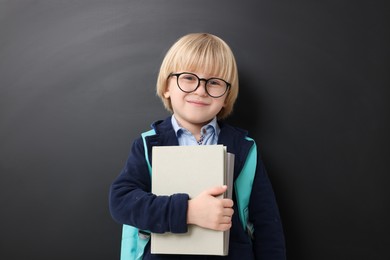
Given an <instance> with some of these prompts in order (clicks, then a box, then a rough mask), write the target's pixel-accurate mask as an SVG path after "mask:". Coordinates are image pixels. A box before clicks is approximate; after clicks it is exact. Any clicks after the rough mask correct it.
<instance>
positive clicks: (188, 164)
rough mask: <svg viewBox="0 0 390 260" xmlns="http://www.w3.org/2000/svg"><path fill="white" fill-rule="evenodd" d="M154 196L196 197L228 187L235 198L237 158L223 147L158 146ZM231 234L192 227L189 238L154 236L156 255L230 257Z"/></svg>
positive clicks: (153, 185)
mask: <svg viewBox="0 0 390 260" xmlns="http://www.w3.org/2000/svg"><path fill="white" fill-rule="evenodd" d="M152 157H153V159H152V160H153V165H152V192H153V193H154V194H156V195H172V194H175V193H187V194H189V196H190V198H193V197H195V196H196V195H198V194H199V193H201V192H202V191H204V190H205V189H208V188H210V187H213V186H218V185H225V184H226V185H228V192H226V194H224V197H229V198H231V196H232V182H233V168H234V155H233V154H229V153H227V152H226V147H225V146H222V145H204V146H203V145H201V146H158V147H157V146H155V147H153V150H152ZM228 249H229V231H225V232H223V231H215V230H210V229H205V228H201V227H199V226H196V225H189V227H188V232H187V233H185V234H172V233H164V234H156V233H152V236H151V253H152V254H190V255H227V254H228Z"/></svg>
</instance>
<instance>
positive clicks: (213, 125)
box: [171, 115, 221, 137]
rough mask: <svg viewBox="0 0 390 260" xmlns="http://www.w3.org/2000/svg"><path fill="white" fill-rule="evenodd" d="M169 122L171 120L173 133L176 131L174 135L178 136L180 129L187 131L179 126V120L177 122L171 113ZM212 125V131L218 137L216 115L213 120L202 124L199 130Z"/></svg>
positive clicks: (218, 130) (218, 129)
mask: <svg viewBox="0 0 390 260" xmlns="http://www.w3.org/2000/svg"><path fill="white" fill-rule="evenodd" d="M171 122H172V126H173V130H175V133H176V136H177V137H178V136H179V135H180V134H181V132H182V131H184V130H185V131H188V130H187V129H185V128H184V127H182V126H180V125H179V122H177V120H176V118H175V116H174V115H172V117H171ZM210 127H212V129H213V130H214V133H215V135H216V136H217V137H218V135H219V132H220V131H221V129H220V128H219V125H218V123H217V117H214V118H213V120H211V121H210V123H208V124H207V125H204V126H203V127H202V129H201V131H203V129H207V128H210Z"/></svg>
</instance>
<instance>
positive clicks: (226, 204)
mask: <svg viewBox="0 0 390 260" xmlns="http://www.w3.org/2000/svg"><path fill="white" fill-rule="evenodd" d="M222 205H223V207H224V208H232V207H233V205H234V202H233V200H231V199H223V200H222Z"/></svg>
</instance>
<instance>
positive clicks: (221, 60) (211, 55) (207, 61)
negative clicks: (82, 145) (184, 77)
mask: <svg viewBox="0 0 390 260" xmlns="http://www.w3.org/2000/svg"><path fill="white" fill-rule="evenodd" d="M183 71H190V72H192V71H198V72H204V73H208V74H210V75H213V76H214V77H218V78H222V79H224V80H226V81H227V82H229V83H230V84H231V87H230V90H229V91H228V92H227V94H226V95H227V97H226V99H225V106H224V107H223V108H222V109H221V111H220V112H219V113H218V115H217V117H218V119H223V118H225V117H227V116H228V115H229V114H230V113H231V112H232V111H233V105H234V103H235V101H236V99H237V95H238V71H237V64H236V61H235V58H234V55H233V52H232V50H231V49H230V47H229V46H228V45H227V44H226V43H225V42H224V41H223V40H222V39H220V38H219V37H217V36H215V35H212V34H208V33H192V34H187V35H185V36H183V37H181V38H180V39H179V40H177V41H176V43H175V44H174V45H173V46H172V47H171V48H170V49H169V50H168V52H167V54H166V55H165V58H164V60H163V62H162V64H161V67H160V72H159V75H158V78H157V95H158V96H159V97H160V98H161V100H162V102H163V103H164V106H165V108H166V109H167V110H168V111H170V112H171V113H173V109H172V104H171V101H170V99H169V98H165V97H164V93H165V92H166V91H167V87H168V78H169V75H170V74H171V73H173V72H183Z"/></svg>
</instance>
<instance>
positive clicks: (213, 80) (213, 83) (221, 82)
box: [208, 79, 223, 87]
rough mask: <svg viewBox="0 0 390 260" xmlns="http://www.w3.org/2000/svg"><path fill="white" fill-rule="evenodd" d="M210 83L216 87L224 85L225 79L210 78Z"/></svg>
mask: <svg viewBox="0 0 390 260" xmlns="http://www.w3.org/2000/svg"><path fill="white" fill-rule="evenodd" d="M208 83H209V85H210V86H214V87H218V86H223V81H222V80H220V79H209V81H208Z"/></svg>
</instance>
